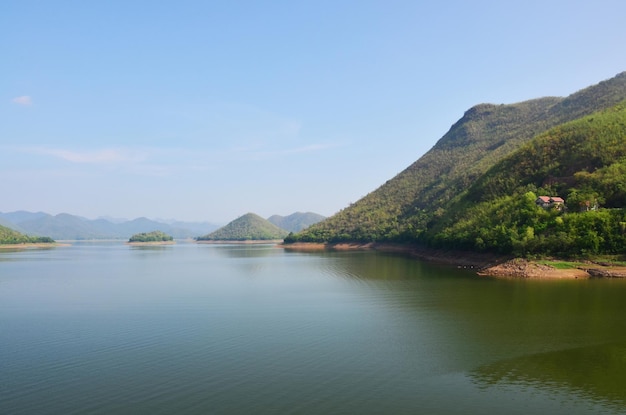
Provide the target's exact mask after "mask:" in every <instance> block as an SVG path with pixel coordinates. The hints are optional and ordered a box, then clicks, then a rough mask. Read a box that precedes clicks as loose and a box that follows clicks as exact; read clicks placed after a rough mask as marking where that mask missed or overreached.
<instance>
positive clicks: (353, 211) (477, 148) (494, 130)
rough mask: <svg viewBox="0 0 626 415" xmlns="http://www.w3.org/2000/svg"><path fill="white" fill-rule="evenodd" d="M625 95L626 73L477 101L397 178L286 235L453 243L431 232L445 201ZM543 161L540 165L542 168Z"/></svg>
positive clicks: (443, 215) (445, 214)
mask: <svg viewBox="0 0 626 415" xmlns="http://www.w3.org/2000/svg"><path fill="white" fill-rule="evenodd" d="M624 99H626V72H624V73H621V74H619V75H617V76H616V77H614V78H612V79H610V80H607V81H604V82H601V83H600V84H598V85H595V86H592V87H589V88H586V89H584V90H582V91H579V92H577V93H575V94H572V95H570V96H569V97H567V98H554V97H552V98H541V99H536V100H531V101H526V102H522V103H518V104H512V105H492V104H481V105H477V106H475V107H473V108H471V109H470V110H468V111H467V112H466V113H465V114H464V116H463V118H461V120H459V121H458V122H457V123H455V124H454V125H453V126H452V127H451V129H450V131H448V133H446V135H444V137H442V138H441V140H439V142H437V144H436V145H435V146H434V147H433V148H432V149H431V150H430V151H429V152H428V153H426V154H425V155H424V156H423V157H421V158H420V159H419V160H417V161H416V162H415V163H413V164H412V165H411V166H409V167H408V168H407V169H405V170H404V171H403V172H401V173H400V174H398V175H397V176H396V177H394V178H393V179H391V180H389V181H388V182H387V183H385V184H384V185H382V186H381V187H380V188H378V189H377V190H375V191H374V192H372V193H370V194H368V195H367V196H365V197H364V198H363V199H361V200H359V201H358V202H356V203H354V204H352V205H351V206H349V207H347V208H345V209H343V210H342V211H341V212H339V213H338V214H336V215H334V216H332V217H330V218H328V219H327V220H325V221H322V222H320V223H318V224H315V225H313V226H311V227H309V228H308V229H306V230H305V231H303V232H300V233H298V234H295V235H290V236H289V237H288V238H287V239H286V241H287V242H296V241H304V242H340V241H358V242H420V243H424V242H429V243H438V244H442V243H445V242H446V241H448V242H451V241H450V240H449V239H446V238H443V237H441V236H440V237H438V238H434V237H433V233H432V229H433V228H434V227H436V226H437V225H436V224H437V223H438V222H439V221H442V220H444V221H445V220H451V219H450V216H449V215H450V213H449V210H450V204H451V203H457V201H458V200H459V197H460V195H462V194H464V193H465V192H466V190H467V189H468V188H469V187H470V186H472V185H473V184H474V183H477V181H478V180H479V179H480V178H481V177H482V176H483V174H485V173H486V172H487V171H488V170H489V169H490V168H492V167H493V166H495V165H496V164H497V163H499V162H500V161H501V160H503V159H505V158H506V157H507V156H509V155H511V154H512V153H513V152H515V151H516V150H518V149H520V148H521V147H522V146H524V145H525V144H526V143H528V142H529V141H530V140H531V139H533V137H535V136H537V135H541V134H542V133H545V132H546V131H547V130H549V129H550V128H553V127H556V126H558V125H561V124H564V123H566V122H569V121H573V120H576V119H578V118H580V117H583V116H585V115H590V114H592V113H594V112H596V111H600V110H604V109H607V108H610V107H612V106H614V105H616V104H618V103H619V102H621V101H622V100H624ZM615 112H617V113H619V112H620V110H619V109H617V110H615ZM615 116H616V117H618V118H619V117H620V116H619V115H615ZM584 122H587V123H589V122H590V121H588V119H587V121H584ZM603 122H604V121H603ZM607 122H608V121H607ZM564 128H565V127H564ZM567 128H577V127H571V126H570V127H567ZM553 134H554V132H553ZM598 134H600V133H598ZM592 141H593V140H592ZM547 166H549V164H548V165H547ZM547 166H546V165H545V163H544V164H542V165H541V168H544V169H545V168H546V167H547ZM577 171H578V170H577ZM533 172H534V171H533ZM544 172H545V170H544ZM526 173H528V172H526ZM590 173H591V172H590ZM537 174H539V175H540V173H539V172H537ZM554 174H555V175H556V174H561V173H560V172H558V171H555V173H554ZM581 175H584V173H581ZM589 179H590V180H591V178H589ZM485 180H486V179H485ZM485 186H486V185H485ZM610 200H611V198H609V201H607V203H610ZM459 209H460V208H459ZM439 226H440V225H439ZM437 229H438V231H439V232H444V230H443V229H442V228H440V227H439V228H437ZM468 247H470V246H469V245H468ZM471 247H472V248H473V247H474V246H471Z"/></svg>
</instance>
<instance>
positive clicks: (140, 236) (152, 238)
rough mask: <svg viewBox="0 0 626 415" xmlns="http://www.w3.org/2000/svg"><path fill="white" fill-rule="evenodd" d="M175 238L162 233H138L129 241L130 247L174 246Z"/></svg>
mask: <svg viewBox="0 0 626 415" xmlns="http://www.w3.org/2000/svg"><path fill="white" fill-rule="evenodd" d="M174 243H175V242H174V238H173V237H172V236H170V235H168V234H166V233H164V232H161V231H153V232H142V233H136V234H134V235H133V236H131V237H130V239H129V240H128V244H129V245H172V244H174Z"/></svg>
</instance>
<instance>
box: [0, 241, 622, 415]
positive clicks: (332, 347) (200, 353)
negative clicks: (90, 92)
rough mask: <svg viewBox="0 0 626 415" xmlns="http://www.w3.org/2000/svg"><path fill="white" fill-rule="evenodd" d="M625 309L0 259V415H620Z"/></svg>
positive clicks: (502, 294)
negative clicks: (609, 414) (493, 414)
mask: <svg viewBox="0 0 626 415" xmlns="http://www.w3.org/2000/svg"><path fill="white" fill-rule="evenodd" d="M625 300H626V281H618V280H614V281H611V280H587V281H579V280H575V281H515V280H497V279H487V278H480V277H476V276H474V275H473V273H470V272H467V271H464V270H457V269H453V268H447V267H437V266H433V265H429V264H425V263H421V262H418V261H415V260H411V259H408V258H404V257H401V256H392V255H388V254H381V253H374V252H348V253H345V252H344V253H290V252H284V251H283V250H282V249H280V248H275V247H272V246H266V245H260V246H225V245H195V244H184V243H179V244H177V245H174V246H164V247H153V248H139V247H129V246H126V245H124V244H121V243H91V244H90V243H77V244H74V245H73V246H71V247H67V248H56V249H50V250H28V251H21V252H0V413H2V414H83V413H85V414H87V413H88V414H112V413H115V414H418V413H424V414H426V413H428V414H472V413H475V414H485V413H507V414H528V413H552V414H558V413H563V414H591V413H602V414H605V413H624V414H626V301H625Z"/></svg>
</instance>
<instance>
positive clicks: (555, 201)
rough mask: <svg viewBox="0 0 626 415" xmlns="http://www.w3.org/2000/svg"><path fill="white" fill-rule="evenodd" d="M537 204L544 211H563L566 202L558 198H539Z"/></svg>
mask: <svg viewBox="0 0 626 415" xmlns="http://www.w3.org/2000/svg"><path fill="white" fill-rule="evenodd" d="M535 203H536V204H537V205H539V206H541V207H542V208H544V209H556V210H562V209H563V206H565V200H563V199H562V198H560V197H558V196H539V197H538V198H537V200H535Z"/></svg>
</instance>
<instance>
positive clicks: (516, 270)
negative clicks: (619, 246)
mask: <svg viewBox="0 0 626 415" xmlns="http://www.w3.org/2000/svg"><path fill="white" fill-rule="evenodd" d="M278 246H279V247H281V248H284V249H287V250H294V251H324V250H330V251H332V250H335V251H341V250H368V249H373V250H377V251H382V252H398V253H404V254H407V255H410V256H412V257H414V258H417V259H421V260H424V261H429V262H435V263H440V264H448V265H454V266H457V267H463V268H467V269H474V270H476V273H477V274H478V275H482V276H493V277H514V278H533V279H585V278H626V267H618V266H611V265H610V264H599V263H593V262H589V263H587V264H585V265H583V266H579V267H577V268H569V269H559V268H555V267H552V266H550V265H545V264H540V263H537V262H534V261H529V260H526V259H522V258H512V257H507V256H500V255H494V254H484V253H475V252H466V251H446V250H438V249H430V248H424V247H420V246H414V245H399V244H377V243H366V244H358V243H338V244H322V243H294V244H280V245H278Z"/></svg>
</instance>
